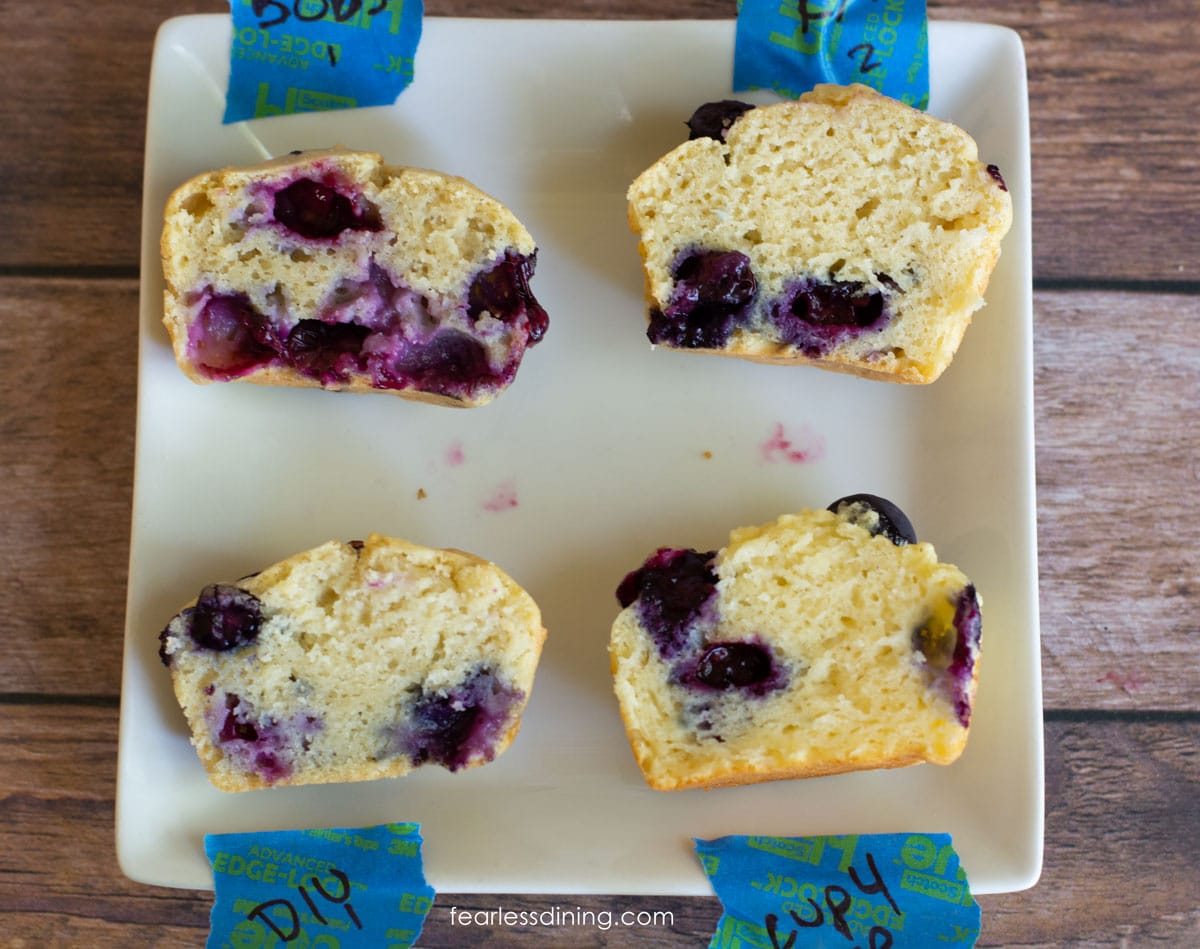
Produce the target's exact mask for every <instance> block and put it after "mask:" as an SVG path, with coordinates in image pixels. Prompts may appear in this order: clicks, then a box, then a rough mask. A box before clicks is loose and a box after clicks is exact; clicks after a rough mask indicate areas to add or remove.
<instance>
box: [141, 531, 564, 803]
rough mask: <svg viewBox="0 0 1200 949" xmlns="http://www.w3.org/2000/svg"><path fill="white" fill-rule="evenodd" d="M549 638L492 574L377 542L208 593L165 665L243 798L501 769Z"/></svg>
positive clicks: (202, 741) (169, 633) (506, 581)
mask: <svg viewBox="0 0 1200 949" xmlns="http://www.w3.org/2000/svg"><path fill="white" fill-rule="evenodd" d="M545 636H546V631H545V629H543V627H542V621H541V614H540V612H539V610H538V607H537V605H536V604H535V603H534V601H533V599H532V598H531V597H530V596H529V594H528V593H526V592H525V591H524V590H523V589H521V588H520V587H519V586H518V585H517V584H516V583H515V582H514V581H513V580H512V579H511V578H510V577H509V576H507V575H506V574H505V573H504V572H503V571H502V570H500V569H499V568H498V567H496V566H495V565H494V564H491V563H488V562H487V561H484V560H481V559H479V558H478V557H475V556H472V555H470V554H466V553H463V552H462V551H457V550H436V549H432V548H427V547H421V546H418V545H415V544H411V543H408V542H406V541H403V540H398V539H395V538H389V537H384V536H381V535H379V534H372V535H371V536H369V537H368V538H367V540H366V541H351V542H347V543H343V542H338V541H331V542H330V543H327V544H324V545H322V546H320V547H316V548H314V549H312V550H309V551H306V552H304V553H301V554H297V555H295V556H293V557H289V558H288V559H286V560H283V561H281V562H280V563H277V564H275V565H274V566H271V567H268V568H267V569H265V570H263V571H262V572H260V573H257V574H254V575H253V576H250V577H245V578H243V579H241V580H238V581H237V582H236V583H216V584H211V585H209V586H206V587H205V588H204V589H203V590H202V591H201V592H200V594H199V596H198V597H197V598H196V599H195V600H193V601H192V602H191V603H190V604H188V605H187V606H186V607H184V608H183V609H182V610H181V611H180V612H179V613H178V614H177V615H176V616H175V617H174V618H173V619H171V621H170V622H169V623H168V624H167V626H166V628H165V629H164V630H163V631H162V633H161V634H160V637H159V638H160V649H159V655H160V657H161V658H162V661H163V663H164V664H165V665H166V666H167V668H168V669H169V670H170V673H171V680H172V683H173V685H174V689H175V695H176V698H177V699H178V700H179V704H180V705H181V707H182V708H183V712H184V715H185V716H186V718H187V721H188V725H189V726H190V728H191V732H192V744H193V745H194V746H195V748H196V751H197V752H198V753H199V756H200V760H201V762H202V763H203V764H204V767H205V768H206V770H207V771H208V776H209V779H210V780H211V781H212V783H213V784H214V785H215V786H216V787H218V788H219V789H221V790H223V791H243V790H248V789H252V788H263V787H272V786H283V785H300V784H321V783H329V782H339V781H365V780H369V779H373V778H382V777H394V776H399V775H403V774H406V773H408V772H409V771H411V770H412V769H414V768H416V767H419V766H421V765H426V764H438V765H441V766H443V767H445V768H447V769H449V770H451V771H458V770H461V769H464V768H473V767H476V766H478V765H481V764H485V763H487V762H489V761H491V760H493V759H494V758H495V757H496V756H497V755H499V754H500V753H501V752H503V751H504V750H505V749H506V748H507V747H508V746H509V744H510V743H511V742H512V740H513V737H514V736H515V735H516V733H517V729H518V727H519V725H520V720H521V714H522V712H523V711H524V708H525V704H526V702H527V700H528V698H529V695H530V691H531V690H532V688H533V679H534V673H535V672H536V669H537V664H538V659H539V657H540V655H541V649H542V643H543V642H544V640H545Z"/></svg>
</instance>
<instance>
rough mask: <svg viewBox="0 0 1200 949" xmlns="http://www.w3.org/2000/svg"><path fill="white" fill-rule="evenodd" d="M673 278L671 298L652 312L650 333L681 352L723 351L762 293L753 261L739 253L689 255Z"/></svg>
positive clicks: (648, 334) (674, 270) (675, 270)
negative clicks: (688, 350) (754, 301)
mask: <svg viewBox="0 0 1200 949" xmlns="http://www.w3.org/2000/svg"><path fill="white" fill-rule="evenodd" d="M671 276H672V277H673V278H674V281H675V285H674V288H673V289H672V291H671V299H670V300H669V301H668V303H667V305H666V307H664V308H662V309H657V308H656V309H655V310H654V311H652V312H651V314H650V326H649V328H648V330H647V333H646V335H647V336H648V337H649V338H650V341H651V342H652V343H663V344H666V345H669V346H675V347H678V348H681V349H720V348H721V347H723V346H724V345H725V343H726V342H727V341H728V339H729V336H730V334H731V333H732V332H733V329H734V328H735V326H737V325H738V324H739V323H741V322H744V321H745V320H746V318H747V312H748V307H749V306H750V304H751V303H752V302H753V300H754V298H755V295H756V294H757V293H758V281H757V279H756V278H755V276H754V270H753V268H752V267H751V266H750V258H749V257H747V256H746V255H745V254H743V253H741V252H740V251H736V250H730V251H719V250H703V251H695V252H693V253H689V254H686V255H684V256H683V257H681V258H680V260H679V262H678V263H677V264H676V265H675V267H674V268H673V270H672V273H671Z"/></svg>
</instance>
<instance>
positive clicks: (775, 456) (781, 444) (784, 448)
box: [758, 422, 825, 465]
mask: <svg viewBox="0 0 1200 949" xmlns="http://www.w3.org/2000/svg"><path fill="white" fill-rule="evenodd" d="M758 450H759V458H760V459H761V460H762V461H763V462H765V463H767V464H778V463H780V462H783V463H786V464H791V465H803V464H807V463H809V462H813V461H820V460H821V459H822V458H824V457H825V437H824V436H823V435H821V434H820V433H819V432H817V431H815V430H814V429H812V428H810V427H809V426H808V425H801V426H799V428H798V429H797V430H796V431H795V432H793V433H789V432H788V430H787V428H786V427H785V426H784V424H783V422H776V423H775V427H774V428H773V429H772V430H771V434H770V435H769V436H768V437H767V438H766V439H765V440H764V441H763V442H761V443H760V444H759V449H758Z"/></svg>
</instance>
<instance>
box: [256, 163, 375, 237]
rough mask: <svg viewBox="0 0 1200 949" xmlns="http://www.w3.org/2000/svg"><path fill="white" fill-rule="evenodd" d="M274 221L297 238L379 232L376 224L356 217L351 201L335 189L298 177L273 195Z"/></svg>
mask: <svg viewBox="0 0 1200 949" xmlns="http://www.w3.org/2000/svg"><path fill="white" fill-rule="evenodd" d="M274 215H275V220H276V221H278V222H279V223H280V224H282V225H283V226H284V227H286V228H287V229H288V230H290V231H294V232H295V233H297V234H299V235H300V236H301V237H307V238H310V239H320V238H329V237H337V235H339V234H341V233H342V231H347V230H379V228H380V225H379V223H378V222H377V221H374V220H369V219H366V218H360V217H359V216H358V214H356V213H355V210H354V202H352V201H351V200H350V199H349V198H348V197H346V196H345V195H344V194H342V193H341V192H340V191H338V190H337V189H336V188H333V187H330V186H329V185H326V184H321V183H320V182H319V181H313V180H312V179H311V178H298V179H296V180H295V181H293V182H292V183H291V184H290V185H288V186H287V187H286V188H282V189H280V190H279V191H277V192H276V193H275V211H274Z"/></svg>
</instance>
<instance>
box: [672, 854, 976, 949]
mask: <svg viewBox="0 0 1200 949" xmlns="http://www.w3.org/2000/svg"><path fill="white" fill-rule="evenodd" d="M695 844H696V854H697V855H698V856H699V858H700V863H701V865H702V866H703V867H704V872H705V873H706V874H708V877H709V880H710V881H711V883H712V886H713V890H714V891H715V892H716V894H717V896H718V897H719V898H720V900H721V904H722V906H723V908H724V913H723V915H722V916H721V919H720V920H719V921H718V923H717V931H716V933H714V935H713V938H712V941H711V942H710V943H709V949H773V947H776V949H777V947H783V946H787V947H789V949H812V947H817V946H821V947H846V949H850V947H853V946H871V947H874V949H883V947H888V949H928V947H930V946H939V947H943V949H970V947H971V946H974V945H975V941H976V939H978V938H979V921H980V910H979V904H978V903H976V902H975V898H974V897H973V896H972V895H971V888H970V886H969V885H968V882H967V874H966V871H965V870H963V868H962V866H961V865H960V864H959V860H958V854H957V853H956V852H955V851H954V846H953V843H952V842H951V839H950V836H949V835H948V834H870V835H861V836H860V835H848V836H838V837H745V836H741V837H721V838H718V839H716V840H696V842H695Z"/></svg>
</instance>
